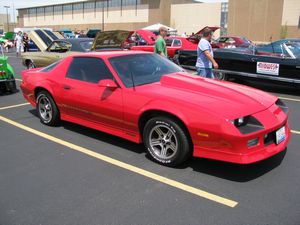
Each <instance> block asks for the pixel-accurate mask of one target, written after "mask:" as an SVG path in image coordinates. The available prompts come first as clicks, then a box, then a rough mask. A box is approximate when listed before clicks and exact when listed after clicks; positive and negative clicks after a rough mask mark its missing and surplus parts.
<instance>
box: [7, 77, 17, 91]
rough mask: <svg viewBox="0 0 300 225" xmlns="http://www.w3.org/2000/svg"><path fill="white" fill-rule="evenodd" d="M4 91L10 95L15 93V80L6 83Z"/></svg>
mask: <svg viewBox="0 0 300 225" xmlns="http://www.w3.org/2000/svg"><path fill="white" fill-rule="evenodd" d="M6 89H7V91H9V92H10V93H14V92H17V85H16V81H15V80H12V81H9V82H7V84H6Z"/></svg>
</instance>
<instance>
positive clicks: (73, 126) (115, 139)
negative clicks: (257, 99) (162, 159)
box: [29, 109, 145, 154]
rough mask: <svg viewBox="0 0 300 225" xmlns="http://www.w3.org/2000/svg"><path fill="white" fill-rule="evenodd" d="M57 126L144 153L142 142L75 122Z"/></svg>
mask: <svg viewBox="0 0 300 225" xmlns="http://www.w3.org/2000/svg"><path fill="white" fill-rule="evenodd" d="M29 112H30V113H31V114H32V115H34V116H35V117H37V118H39V116H38V114H37V112H36V110H35V109H32V110H29ZM57 127H62V128H64V129H66V130H69V131H72V132H74V133H78V134H81V135H83V136H87V137H89V138H92V139H95V140H97V141H101V142H104V143H106V144H111V145H114V146H117V147H120V148H123V149H125V150H128V151H131V152H134V153H138V154H142V153H145V150H144V146H143V145H142V144H136V143H134V142H131V141H127V140H126V139H123V138H119V137H117V136H113V135H110V134H107V133H104V132H101V131H98V130H94V129H91V128H88V127H84V126H81V125H78V124H75V123H71V122H66V121H61V122H60V123H59V125H57ZM83 147H84V146H83Z"/></svg>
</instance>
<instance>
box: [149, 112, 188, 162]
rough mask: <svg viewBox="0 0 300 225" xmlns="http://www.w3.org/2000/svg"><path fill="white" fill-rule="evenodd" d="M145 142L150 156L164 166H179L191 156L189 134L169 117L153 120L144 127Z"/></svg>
mask: <svg viewBox="0 0 300 225" xmlns="http://www.w3.org/2000/svg"><path fill="white" fill-rule="evenodd" d="M143 140H144V144H145V147H146V148H147V151H148V153H149V154H150V156H151V157H152V158H153V159H154V160H155V161H156V162H158V163H160V164H162V165H166V166H177V165H179V164H181V163H183V162H184V161H185V160H187V159H188V157H189V156H190V155H191V151H192V145H191V142H190V141H189V137H188V135H187V132H186V131H185V129H183V128H182V126H181V125H179V123H178V122H177V121H176V120H173V119H171V118H168V117H154V118H151V119H150V120H149V121H148V122H147V123H146V125H145V127H144V132H143Z"/></svg>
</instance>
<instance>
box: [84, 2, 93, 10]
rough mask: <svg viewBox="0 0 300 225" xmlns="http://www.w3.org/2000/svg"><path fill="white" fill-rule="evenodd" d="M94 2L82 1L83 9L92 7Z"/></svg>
mask: <svg viewBox="0 0 300 225" xmlns="http://www.w3.org/2000/svg"><path fill="white" fill-rule="evenodd" d="M94 5H95V3H94V2H85V3H84V9H93V8H94Z"/></svg>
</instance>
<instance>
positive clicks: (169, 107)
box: [140, 100, 190, 126]
mask: <svg viewBox="0 0 300 225" xmlns="http://www.w3.org/2000/svg"><path fill="white" fill-rule="evenodd" d="M151 110H156V111H163V112H166V113H169V114H172V115H174V116H175V117H178V118H179V119H180V120H181V121H182V122H183V123H184V124H185V125H186V126H188V125H189V122H190V121H189V118H188V117H187V113H184V112H183V110H182V109H181V108H179V107H178V104H175V103H172V102H166V101H163V100H153V101H150V102H149V103H147V104H146V105H145V106H144V107H143V108H142V109H141V110H140V116H142V115H143V114H144V113H145V112H147V111H151Z"/></svg>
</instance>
